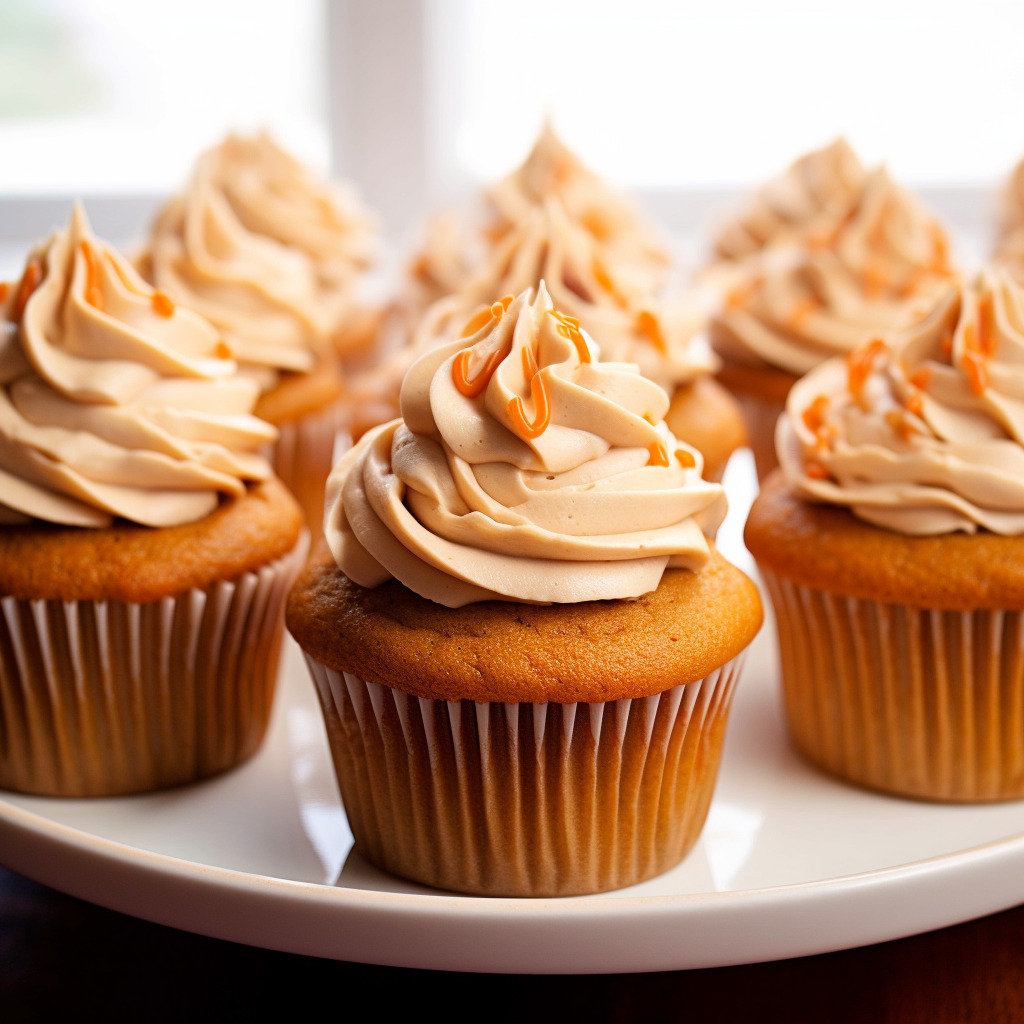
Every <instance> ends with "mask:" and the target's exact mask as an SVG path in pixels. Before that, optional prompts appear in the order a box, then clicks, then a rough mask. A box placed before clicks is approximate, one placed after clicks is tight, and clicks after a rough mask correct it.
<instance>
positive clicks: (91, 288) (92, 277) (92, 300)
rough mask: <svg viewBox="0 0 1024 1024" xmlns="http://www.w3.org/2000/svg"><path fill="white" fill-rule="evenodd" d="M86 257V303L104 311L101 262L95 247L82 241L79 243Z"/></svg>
mask: <svg viewBox="0 0 1024 1024" xmlns="http://www.w3.org/2000/svg"><path fill="white" fill-rule="evenodd" d="M79 248H80V249H81V250H82V255H83V256H84V257H85V301H86V302H88V303H89V305H90V306H94V307H95V308H96V309H99V310H102V309H103V289H102V288H101V287H100V261H99V258H98V257H97V255H96V251H95V250H94V249H93V247H92V246H91V245H90V244H89V243H88V242H87V241H85V239H82V241H81V242H80V243H79Z"/></svg>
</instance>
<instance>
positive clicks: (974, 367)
mask: <svg viewBox="0 0 1024 1024" xmlns="http://www.w3.org/2000/svg"><path fill="white" fill-rule="evenodd" d="M983 320H984V318H983V317H982V316H981V310H980V309H979V317H978V327H979V329H978V330H975V327H974V324H972V323H968V324H965V325H964V351H963V355H962V356H961V357H960V365H961V367H962V368H963V371H964V373H965V374H966V375H967V382H968V384H970V387H971V391H972V392H973V393H974V394H976V395H980V394H982V393H983V392H984V391H985V389H986V388H987V387H988V385H989V381H990V377H989V372H988V359H989V356H990V355H991V350H992V347H993V346H992V341H991V339H990V338H986V337H984V336H983V335H982V334H981V330H982V324H983Z"/></svg>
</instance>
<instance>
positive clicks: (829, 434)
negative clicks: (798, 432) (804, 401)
mask: <svg viewBox="0 0 1024 1024" xmlns="http://www.w3.org/2000/svg"><path fill="white" fill-rule="evenodd" d="M827 411H828V396H827V395H818V397H817V398H815V399H814V401H813V402H811V404H810V405H809V406H807V408H806V409H804V411H803V416H802V417H801V418H802V419H803V421H804V425H805V426H806V427H807V429H808V430H810V431H811V433H813V434H814V437H815V440H816V441H817V446H818V448H819V450H823V449H826V448H828V447H829V446H830V444H831V443H832V438H833V437H834V436H835V428H834V427H831V426H830V425H829V424H828V422H827V420H826V417H825V414H826V412H827Z"/></svg>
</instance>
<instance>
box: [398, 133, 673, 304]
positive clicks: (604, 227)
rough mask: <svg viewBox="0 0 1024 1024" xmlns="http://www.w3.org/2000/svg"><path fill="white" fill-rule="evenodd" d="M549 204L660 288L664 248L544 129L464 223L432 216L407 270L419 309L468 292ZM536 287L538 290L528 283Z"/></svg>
mask: <svg viewBox="0 0 1024 1024" xmlns="http://www.w3.org/2000/svg"><path fill="white" fill-rule="evenodd" d="M552 202H554V203H557V204H558V205H560V206H561V208H562V210H563V211H564V214H565V217H566V218H567V219H568V220H569V221H570V222H571V223H572V224H573V225H574V226H575V227H577V228H579V229H580V230H582V231H585V232H586V233H587V234H588V235H589V236H590V238H591V239H593V240H594V241H596V242H598V243H600V245H601V247H602V248H603V250H604V251H605V252H606V253H607V254H608V258H609V260H613V261H614V262H616V263H617V264H619V265H620V266H625V265H628V266H630V267H631V271H632V272H633V273H634V274H637V275H642V276H643V278H644V279H645V290H646V291H647V292H648V293H650V292H654V291H656V290H657V289H659V288H660V287H661V286H662V285H663V284H664V282H665V278H666V273H667V268H668V266H669V264H670V262H671V259H670V254H669V249H668V244H667V241H666V240H665V239H664V238H663V237H662V236H661V234H660V233H659V232H658V231H657V230H656V229H655V227H654V226H653V225H652V224H651V223H650V221H649V220H648V219H647V218H646V217H645V216H644V214H643V212H642V211H641V210H640V209H639V207H638V206H637V205H636V204H635V203H633V202H632V201H631V200H630V199H629V197H628V196H626V195H625V194H624V193H622V192H621V191H619V190H617V189H615V188H613V187H612V186H611V185H609V184H608V183H607V182H605V181H603V180H602V179H601V178H600V177H599V176H598V175H597V174H595V173H594V172H593V171H592V170H591V169H590V168H589V167H587V166H586V165H585V164H584V163H583V161H582V160H580V158H579V157H578V156H576V154H575V153H573V152H572V151H571V150H570V149H569V148H568V147H567V146H566V145H565V144H564V143H563V142H562V141H561V139H559V138H558V136H557V135H556V134H555V133H554V131H553V129H552V128H551V126H550V124H546V125H545V126H544V128H543V129H542V131H541V133H540V135H539V136H538V137H537V140H536V142H535V143H534V146H533V149H531V151H530V153H529V154H528V155H527V157H526V159H525V160H524V161H523V163H522V164H521V165H520V166H519V167H517V168H516V169H515V170H514V171H512V172H511V173H510V174H507V175H506V176H505V177H504V178H502V179H500V180H499V181H497V182H496V183H494V184H493V185H491V186H490V187H488V188H487V189H485V191H484V193H483V196H482V197H481V201H480V203H479V204H478V206H479V207H480V208H479V209H475V210H474V211H472V213H471V214H469V215H468V216H465V215H464V216H462V217H459V216H457V215H455V214H454V213H453V212H451V211H448V212H444V213H438V214H435V216H434V217H433V218H432V220H431V223H430V225H429V228H428V231H427V235H426V239H425V241H424V245H423V247H422V249H421V250H420V251H419V252H418V253H417V254H416V256H415V257H414V258H413V260H412V263H411V268H410V269H411V272H412V279H413V281H414V282H415V283H416V284H417V285H418V286H419V289H418V292H417V295H416V298H415V299H414V300H413V302H414V304H415V305H416V306H417V307H418V308H422V307H424V306H426V305H429V304H430V303H432V302H435V301H437V300H438V299H440V298H443V297H444V296H446V295H449V294H452V293H453V292H455V291H458V290H460V289H462V288H463V287H465V286H467V285H468V284H469V283H470V281H471V280H472V278H473V277H474V276H475V275H477V274H479V273H480V271H481V268H482V267H483V266H484V265H485V264H486V263H487V262H488V261H490V260H491V259H492V257H494V254H495V250H496V249H497V248H498V247H499V246H501V245H502V243H503V242H505V241H506V239H507V238H508V236H509V235H510V234H512V233H515V232H517V231H518V230H519V229H521V228H523V227H524V226H526V225H527V224H528V223H529V222H530V221H531V220H533V218H534V216H535V214H536V213H537V211H538V210H540V209H542V208H544V207H545V206H549V205H550V204H551V203H552ZM532 283H534V284H535V283H536V282H532Z"/></svg>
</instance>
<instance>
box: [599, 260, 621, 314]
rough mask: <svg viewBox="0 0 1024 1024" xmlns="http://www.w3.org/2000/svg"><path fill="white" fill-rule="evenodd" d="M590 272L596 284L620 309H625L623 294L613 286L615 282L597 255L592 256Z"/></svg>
mask: <svg viewBox="0 0 1024 1024" xmlns="http://www.w3.org/2000/svg"><path fill="white" fill-rule="evenodd" d="M590 272H591V273H592V274H593V275H594V280H595V281H596V282H597V283H598V285H599V286H600V287H601V288H603V289H604V290H605V291H606V292H607V293H608V294H609V295H610V296H611V297H612V300H613V301H614V303H615V305H616V306H618V307H619V308H620V309H625V308H626V306H627V305H628V303H627V302H626V299H625V296H624V295H623V294H622V293H621V292H620V291H619V290H618V288H616V287H615V283H614V282H613V281H612V279H611V277H610V276H609V274H608V271H607V270H606V269H605V265H604V264H603V263H602V262H601V261H600V259H598V257H597V256H595V257H594V259H593V261H592V262H591V264H590Z"/></svg>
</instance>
